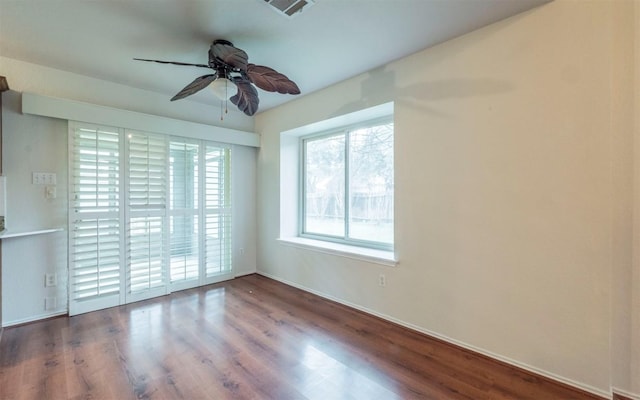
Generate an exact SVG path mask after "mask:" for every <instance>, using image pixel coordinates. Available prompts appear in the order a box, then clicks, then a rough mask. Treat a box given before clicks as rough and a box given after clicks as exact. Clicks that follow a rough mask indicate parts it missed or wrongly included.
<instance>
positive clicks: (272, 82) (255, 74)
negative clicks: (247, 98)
mask: <svg viewBox="0 0 640 400" xmlns="http://www.w3.org/2000/svg"><path fill="white" fill-rule="evenodd" d="M247 76H248V77H249V79H250V80H251V82H253V83H255V85H256V86H257V87H259V88H260V89H262V90H266V91H267V92H278V93H282V94H300V89H299V88H298V85H296V83H295V82H294V81H292V80H290V79H289V78H287V77H286V76H285V75H283V74H281V73H280V72H278V71H276V70H275V69H273V68H269V67H265V66H264V65H255V64H248V65H247Z"/></svg>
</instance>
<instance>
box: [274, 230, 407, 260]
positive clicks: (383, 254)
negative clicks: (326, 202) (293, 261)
mask: <svg viewBox="0 0 640 400" xmlns="http://www.w3.org/2000/svg"><path fill="white" fill-rule="evenodd" d="M278 241H279V242H281V243H282V244H284V245H287V246H293V247H299V248H302V249H307V250H313V251H317V252H320V253H326V254H333V255H336V256H340V257H346V258H352V259H355V260H360V261H367V262H371V263H375V264H380V265H385V266H387V267H395V266H396V265H398V261H397V260H396V259H395V256H394V254H393V252H391V251H384V250H377V249H368V248H366V247H357V246H349V245H346V244H340V243H333V242H324V241H322V240H314V239H308V238H301V237H286V238H279V239H278Z"/></svg>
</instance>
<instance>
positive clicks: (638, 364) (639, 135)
mask: <svg viewBox="0 0 640 400" xmlns="http://www.w3.org/2000/svg"><path fill="white" fill-rule="evenodd" d="M633 4H634V6H635V7H634V8H635V9H634V12H633V13H632V14H633V15H634V16H635V25H634V28H635V30H634V35H633V37H634V38H635V42H634V45H635V47H634V50H635V63H634V67H635V68H634V71H633V72H634V76H635V81H634V84H633V85H630V87H631V90H632V91H633V93H634V95H635V98H634V99H633V100H634V103H633V110H634V111H635V114H634V117H635V120H634V122H635V125H634V139H635V143H634V144H635V146H634V150H635V153H634V154H635V158H634V161H635V177H634V178H635V180H634V184H635V185H634V188H635V192H634V202H633V203H634V206H635V215H634V234H635V237H634V238H635V242H634V245H635V247H634V250H635V252H634V260H633V261H634V262H633V270H632V271H631V274H630V278H631V279H630V280H631V283H632V295H631V301H630V310H629V314H628V315H629V318H630V320H631V323H630V324H629V325H630V326H629V329H630V334H629V337H630V344H629V354H630V359H631V360H630V374H629V375H630V378H629V379H630V383H629V385H628V388H629V390H630V393H635V395H636V397H637V398H638V399H640V3H638V2H637V1H636V2H634V3H633ZM626 387H627V386H625V387H623V388H626Z"/></svg>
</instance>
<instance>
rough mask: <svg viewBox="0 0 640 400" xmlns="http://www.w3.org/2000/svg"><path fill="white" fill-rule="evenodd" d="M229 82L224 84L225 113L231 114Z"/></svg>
mask: <svg viewBox="0 0 640 400" xmlns="http://www.w3.org/2000/svg"><path fill="white" fill-rule="evenodd" d="M228 105H229V80H228V79H227V80H226V81H225V82H224V113H225V114H228V113H229V107H228Z"/></svg>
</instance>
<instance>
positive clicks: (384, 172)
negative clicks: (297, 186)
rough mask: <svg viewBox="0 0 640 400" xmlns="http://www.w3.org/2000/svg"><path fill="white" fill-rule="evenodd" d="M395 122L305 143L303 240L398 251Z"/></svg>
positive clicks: (370, 123) (326, 135)
mask: <svg viewBox="0 0 640 400" xmlns="http://www.w3.org/2000/svg"><path fill="white" fill-rule="evenodd" d="M393 171H394V169H393V120H392V119H391V118H385V119H381V120H372V121H368V122H365V123H360V124H357V125H353V126H350V127H348V128H344V129H339V130H332V131H328V132H324V133H320V134H315V135H310V136H305V137H303V138H302V174H301V175H302V184H301V187H302V194H301V196H300V197H301V200H302V206H301V214H302V215H301V218H300V220H301V229H300V231H301V233H300V234H301V236H303V237H309V238H314V239H320V240H329V241H335V242H340V243H345V244H351V245H356V246H362V247H371V248H379V249H384V250H391V249H392V248H393V192H394V181H393V175H394V172H393Z"/></svg>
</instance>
